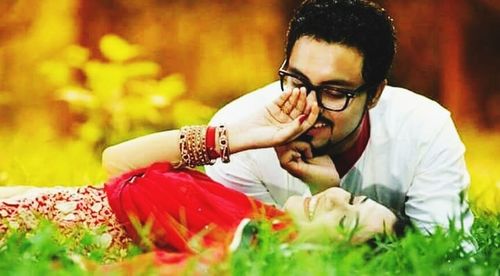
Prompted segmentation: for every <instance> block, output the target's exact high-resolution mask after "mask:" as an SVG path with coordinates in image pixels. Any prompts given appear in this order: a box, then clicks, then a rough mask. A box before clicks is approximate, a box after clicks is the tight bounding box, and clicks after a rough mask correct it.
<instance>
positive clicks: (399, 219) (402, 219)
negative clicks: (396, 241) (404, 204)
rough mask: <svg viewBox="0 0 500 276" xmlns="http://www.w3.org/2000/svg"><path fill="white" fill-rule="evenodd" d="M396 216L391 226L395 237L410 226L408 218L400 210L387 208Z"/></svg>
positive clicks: (400, 235) (399, 235) (401, 234)
mask: <svg viewBox="0 0 500 276" xmlns="http://www.w3.org/2000/svg"><path fill="white" fill-rule="evenodd" d="M389 209H390V210H391V211H392V212H393V213H394V215H395V216H396V222H394V225H393V226H392V231H393V233H394V235H396V237H402V236H403V235H404V234H405V232H406V230H407V228H408V227H410V226H411V222H410V218H408V216H407V215H404V214H402V213H401V211H398V210H394V209H392V208H389Z"/></svg>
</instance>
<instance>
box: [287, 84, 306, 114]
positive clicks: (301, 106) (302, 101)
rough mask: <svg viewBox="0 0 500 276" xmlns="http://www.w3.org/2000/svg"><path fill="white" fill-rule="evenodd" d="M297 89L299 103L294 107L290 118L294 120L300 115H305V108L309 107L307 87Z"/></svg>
mask: <svg viewBox="0 0 500 276" xmlns="http://www.w3.org/2000/svg"><path fill="white" fill-rule="evenodd" d="M296 89H297V92H298V94H297V103H296V104H295V105H294V108H293V109H292V111H291V112H290V114H289V116H290V118H291V119H292V120H293V119H295V118H297V117H298V116H299V115H300V114H303V113H304V110H305V107H306V105H307V90H306V88H305V87H301V88H300V89H298V88H296Z"/></svg>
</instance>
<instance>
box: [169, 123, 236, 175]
mask: <svg viewBox="0 0 500 276" xmlns="http://www.w3.org/2000/svg"><path fill="white" fill-rule="evenodd" d="M216 134H217V136H218V145H219V148H220V155H219V154H218V153H217V152H216V151H215V138H216ZM179 151H180V154H181V160H180V162H179V164H177V165H176V168H179V167H182V166H188V167H191V168H194V167H196V166H200V165H213V164H214V163H215V159H217V158H218V157H220V158H221V160H222V162H224V163H227V162H229V154H230V153H229V141H228V139H227V130H226V128H225V127H224V126H223V125H221V126H218V127H217V128H214V127H206V126H186V127H182V128H181V129H180V135H179Z"/></svg>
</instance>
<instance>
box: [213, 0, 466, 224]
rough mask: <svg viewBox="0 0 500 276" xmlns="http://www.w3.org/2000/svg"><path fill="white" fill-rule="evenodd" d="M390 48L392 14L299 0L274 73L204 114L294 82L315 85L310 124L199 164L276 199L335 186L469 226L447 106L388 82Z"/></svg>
mask: <svg viewBox="0 0 500 276" xmlns="http://www.w3.org/2000/svg"><path fill="white" fill-rule="evenodd" d="M394 53H395V32H394V27H393V25H392V19H391V18H390V17H389V16H388V15H387V14H386V12H385V11H384V10H383V9H382V8H380V7H379V6H378V5H376V4H373V3H370V2H367V1H361V0H359V1H358V0H345V1H341V0H306V1H305V2H304V3H302V5H301V6H300V7H299V8H298V10H297V11H296V13H295V15H294V17H293V18H292V20H291V21H290V25H289V29H288V33H287V41H286V50H285V60H284V62H283V65H282V67H281V68H280V70H279V76H280V81H279V82H275V83H272V84H270V85H268V86H266V87H264V88H262V89H259V90H257V91H255V92H252V93H250V94H247V95H245V96H243V97H241V98H239V99H237V100H235V101H234V102H232V103H230V104H228V105H227V106H226V107H224V108H222V109H221V110H220V111H219V112H218V113H217V114H216V115H215V116H214V118H213V119H212V122H211V124H217V123H218V122H227V121H228V120H229V119H232V120H237V119H238V118H239V116H241V115H240V114H242V113H245V114H247V113H248V112H251V110H252V109H253V108H255V107H256V106H259V105H262V104H263V103H265V102H267V101H269V100H272V99H274V98H275V97H276V95H278V94H279V93H282V91H283V90H287V89H291V88H295V87H305V88H306V89H307V91H308V92H311V91H315V92H316V96H317V99H318V103H319V105H320V107H321V113H320V116H319V118H318V120H317V122H316V124H315V125H314V126H313V127H312V128H311V129H309V130H308V131H307V132H306V133H304V134H303V135H302V136H301V137H300V138H299V139H297V140H296V141H293V142H291V143H289V144H287V145H284V146H280V147H277V148H274V149H273V148H265V149H258V150H250V151H246V152H241V153H238V154H234V155H232V156H231V162H229V163H221V162H220V161H219V162H218V163H216V164H215V165H214V166H207V167H206V172H207V174H208V175H209V176H210V177H212V178H213V179H214V180H216V181H219V182H220V183H223V184H224V185H226V186H228V187H231V188H233V189H236V190H239V191H242V192H244V193H246V194H247V195H249V196H252V197H255V198H257V199H260V200H262V201H264V202H267V203H273V204H276V205H278V206H282V205H283V204H284V202H285V201H286V199H287V198H288V197H290V196H292V195H304V196H308V195H310V194H311V191H312V192H313V193H315V192H317V191H321V190H325V189H326V188H328V187H333V186H340V187H342V188H344V189H345V190H347V191H349V192H351V193H354V194H362V195H367V196H369V197H371V198H372V199H374V200H376V201H378V202H380V203H382V204H384V205H386V206H389V207H390V208H392V209H394V210H397V211H399V212H400V213H401V214H405V215H406V216H408V217H409V218H410V219H411V221H412V222H413V223H414V224H415V225H416V226H417V227H418V228H419V229H421V230H422V231H425V232H432V231H433V230H434V229H435V227H436V226H441V227H444V228H447V227H449V226H450V225H449V223H450V220H454V221H455V224H456V226H458V227H461V226H462V225H463V226H464V229H465V230H466V231H468V230H469V229H470V227H471V225H472V220H473V218H472V215H471V213H470V211H469V210H468V206H467V203H465V202H464V201H463V194H464V192H465V190H466V189H467V187H468V185H469V175H468V173H467V169H466V167H465V162H464V151H465V149H464V146H463V144H462V142H461V141H460V138H459V136H458V134H457V132H456V129H455V126H454V124H453V122H452V119H451V118H450V114H449V112H448V111H447V110H446V109H444V108H443V107H441V106H440V105H439V104H437V103H436V102H433V101H431V100H429V99H427V98H425V97H423V96H420V95H417V94H415V93H413V92H411V91H408V90H406V89H403V88H396V87H390V86H387V80H386V78H387V74H388V71H389V69H390V67H391V63H392V60H393V56H394ZM462 223H463V224H462Z"/></svg>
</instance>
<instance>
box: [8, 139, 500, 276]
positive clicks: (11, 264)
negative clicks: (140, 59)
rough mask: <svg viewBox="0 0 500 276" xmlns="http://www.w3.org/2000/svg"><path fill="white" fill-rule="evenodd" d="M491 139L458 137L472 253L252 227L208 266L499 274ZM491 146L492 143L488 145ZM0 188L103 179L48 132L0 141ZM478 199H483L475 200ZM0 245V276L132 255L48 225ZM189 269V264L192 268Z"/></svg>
mask: <svg viewBox="0 0 500 276" xmlns="http://www.w3.org/2000/svg"><path fill="white" fill-rule="evenodd" d="M499 137H500V136H499V135H498V134H485V133H477V132H466V134H465V137H464V141H465V143H466V144H467V146H468V155H467V156H466V157H467V161H468V165H469V169H470V171H471V175H472V188H473V189H471V191H480V192H477V193H475V194H470V198H471V200H473V202H472V203H473V207H474V211H475V213H476V216H477V217H476V220H475V223H474V225H473V231H472V236H473V238H474V240H475V241H476V242H477V245H478V246H477V250H476V251H475V252H464V251H463V250H462V249H461V247H460V246H459V244H460V242H461V240H463V239H464V237H463V236H462V234H461V233H460V232H458V231H453V230H452V231H450V232H449V233H446V234H445V233H441V232H438V233H436V234H435V235H433V236H430V237H428V236H423V235H421V234H419V233H415V232H410V233H408V235H406V236H405V237H404V238H402V239H399V240H384V241H378V242H376V245H374V246H368V245H362V246H352V245H348V244H338V243H337V244H321V245H314V246H313V245H310V244H304V243H288V241H287V240H286V239H285V238H284V237H283V236H282V235H279V234H276V233H271V232H270V230H269V227H266V226H265V225H264V226H262V227H260V230H259V231H260V232H259V233H260V234H259V238H258V241H257V244H258V246H243V247H241V248H240V249H239V250H238V251H236V252H235V253H233V254H232V255H231V256H230V257H229V258H228V259H227V260H225V261H224V262H221V263H217V264H215V265H213V266H212V267H210V268H209V272H211V273H213V274H221V273H222V274H230V275H325V274H326V275H374V274H375V275H396V274H397V275H399V274H403V275H425V276H428V275H499V273H500V249H499V245H500V234H499V232H500V231H499V229H500V216H499V211H500V210H499V209H498V208H497V206H498V205H497V204H498V202H497V200H496V199H497V198H498V195H499V191H498V190H499V188H498V186H497V185H498V184H497V183H499V180H500V177H499V175H500V172H499V170H498V165H497V164H496V162H494V161H493V160H495V158H496V155H497V154H498V153H497V152H498V146H497V145H498V143H497V142H498V138H499ZM495 141H496V142H495ZM0 148H2V154H1V155H0V185H19V184H27V185H35V186H54V185H88V184H98V183H102V182H103V181H104V180H105V175H104V173H103V171H102V169H101V168H100V165H99V157H98V156H97V155H95V154H94V153H93V152H92V150H91V149H90V148H89V147H87V146H86V145H85V144H83V143H81V142H78V141H68V140H66V141H65V140H60V139H58V138H55V137H54V135H51V134H50V133H47V132H46V133H42V134H40V133H37V134H36V135H26V134H16V135H12V134H10V135H6V134H4V135H1V136H0ZM482 195H484V197H482ZM1 239H2V240H3V242H1V243H0V274H1V275H43V274H49V273H50V275H53V274H55V275H86V274H88V272H86V271H84V270H82V268H81V267H80V266H79V265H78V264H77V262H75V261H74V258H73V256H75V255H78V256H82V257H83V258H85V259H87V260H92V261H94V262H96V263H101V264H104V263H110V262H115V261H117V260H123V259H127V258H129V257H130V256H133V255H136V254H138V253H139V250H138V249H137V248H135V247H133V248H130V249H122V250H120V249H117V248H103V247H101V245H100V244H99V242H98V236H97V234H96V233H90V232H89V231H87V230H85V229H74V231H73V232H72V233H71V234H69V235H68V234H61V233H60V232H59V231H58V230H57V229H56V228H55V227H54V226H52V225H51V224H50V223H42V224H41V225H40V227H38V228H36V229H35V230H33V231H31V232H22V231H11V232H9V234H7V235H4V236H3V237H2V238H1ZM194 265H195V266H196V263H195V264H194Z"/></svg>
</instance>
